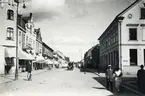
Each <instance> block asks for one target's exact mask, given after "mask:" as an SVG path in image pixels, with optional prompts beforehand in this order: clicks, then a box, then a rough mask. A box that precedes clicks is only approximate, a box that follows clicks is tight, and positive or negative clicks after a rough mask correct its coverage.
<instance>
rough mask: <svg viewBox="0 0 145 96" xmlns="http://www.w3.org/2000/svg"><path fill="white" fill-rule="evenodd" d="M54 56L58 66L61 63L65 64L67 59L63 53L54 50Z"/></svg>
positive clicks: (61, 64)
mask: <svg viewBox="0 0 145 96" xmlns="http://www.w3.org/2000/svg"><path fill="white" fill-rule="evenodd" d="M54 56H55V58H56V61H57V62H58V66H59V67H62V66H63V64H66V63H67V61H66V60H65V55H64V54H63V53H62V52H60V51H55V52H54Z"/></svg>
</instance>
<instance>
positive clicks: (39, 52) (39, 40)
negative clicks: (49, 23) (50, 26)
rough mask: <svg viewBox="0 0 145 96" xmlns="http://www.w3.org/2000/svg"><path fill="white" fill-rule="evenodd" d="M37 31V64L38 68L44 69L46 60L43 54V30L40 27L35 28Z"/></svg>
mask: <svg viewBox="0 0 145 96" xmlns="http://www.w3.org/2000/svg"><path fill="white" fill-rule="evenodd" d="M35 33H36V50H35V53H36V65H37V68H38V69H42V68H43V61H44V60H45V59H44V57H43V56H42V44H43V41H42V36H41V30H40V28H38V29H35Z"/></svg>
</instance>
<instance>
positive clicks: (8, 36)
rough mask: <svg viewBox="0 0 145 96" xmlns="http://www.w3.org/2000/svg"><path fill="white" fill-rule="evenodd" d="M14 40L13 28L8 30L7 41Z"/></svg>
mask: <svg viewBox="0 0 145 96" xmlns="http://www.w3.org/2000/svg"><path fill="white" fill-rule="evenodd" d="M13 39H14V29H13V28H11V27H8V28H7V40H13Z"/></svg>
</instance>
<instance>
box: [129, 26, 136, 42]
mask: <svg viewBox="0 0 145 96" xmlns="http://www.w3.org/2000/svg"><path fill="white" fill-rule="evenodd" d="M131 29H132V30H133V29H136V39H131V36H130V33H131V31H130V30H131ZM137 32H138V29H137V28H136V27H130V28H129V30H128V33H129V34H128V36H129V41H137V40H138V34H137ZM132 38H133V37H132Z"/></svg>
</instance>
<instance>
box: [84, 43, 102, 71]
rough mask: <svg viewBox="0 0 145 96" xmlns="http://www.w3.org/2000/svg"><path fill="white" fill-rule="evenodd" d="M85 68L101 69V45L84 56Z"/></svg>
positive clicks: (94, 47)
mask: <svg viewBox="0 0 145 96" xmlns="http://www.w3.org/2000/svg"><path fill="white" fill-rule="evenodd" d="M84 64H85V65H84V66H85V68H91V69H98V68H99V45H95V46H93V47H92V48H91V49H89V50H88V51H87V52H86V53H85V55H84Z"/></svg>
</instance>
